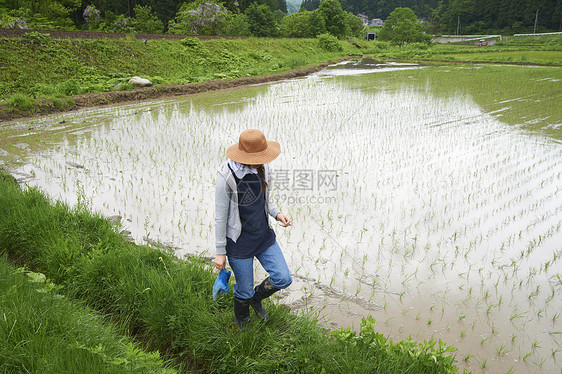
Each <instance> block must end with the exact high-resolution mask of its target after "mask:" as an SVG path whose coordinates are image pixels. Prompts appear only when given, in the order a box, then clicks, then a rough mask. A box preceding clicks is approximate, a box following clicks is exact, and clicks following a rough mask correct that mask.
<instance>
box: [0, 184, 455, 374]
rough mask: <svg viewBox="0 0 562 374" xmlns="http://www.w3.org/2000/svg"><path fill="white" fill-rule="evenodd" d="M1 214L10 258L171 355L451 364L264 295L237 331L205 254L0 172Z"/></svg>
mask: <svg viewBox="0 0 562 374" xmlns="http://www.w3.org/2000/svg"><path fill="white" fill-rule="evenodd" d="M0 211H2V212H3V214H2V215H0V248H2V249H3V250H4V251H6V252H7V253H9V255H10V256H11V258H19V259H20V261H21V260H25V261H26V262H27V263H28V264H29V266H31V267H32V268H33V270H34V271H35V272H41V273H43V274H45V275H46V276H47V277H48V278H50V279H52V280H53V282H55V283H56V284H60V285H62V286H63V287H64V288H63V290H64V291H65V294H67V295H68V296H70V297H72V298H78V299H81V300H84V301H85V303H86V304H87V305H89V306H90V307H92V308H94V309H96V310H98V311H100V312H101V313H104V314H106V315H108V316H111V317H112V318H113V319H115V320H116V321H118V322H119V323H120V324H121V325H122V326H123V327H124V328H126V329H128V330H129V331H131V332H134V333H135V334H136V335H137V336H139V337H143V339H145V341H147V342H148V343H149V344H150V346H152V347H155V348H157V349H159V350H161V351H166V352H168V353H169V354H170V355H172V356H173V357H174V358H177V359H178V361H180V360H181V361H185V360H187V361H191V362H197V363H198V367H200V368H201V369H202V370H205V371H213V372H219V373H220V372H223V373H226V372H228V373H233V374H236V373H248V372H253V373H271V372H299V373H320V372H333V371H334V370H333V369H334V368H336V370H335V371H337V372H346V373H347V372H369V373H373V372H380V373H403V372H405V371H411V372H419V373H424V372H425V373H430V372H431V373H453V372H455V371H456V368H455V367H454V365H453V364H452V358H451V357H449V356H447V355H446V354H445V352H446V350H447V347H446V346H444V345H441V344H440V345H439V346H438V347H434V345H435V344H434V343H431V342H430V343H429V344H428V345H427V346H424V347H422V346H421V345H419V344H417V343H414V342H412V341H409V340H406V341H405V342H404V343H400V344H394V343H392V342H390V341H384V340H383V339H381V338H379V335H378V334H376V333H375V332H374V331H370V330H369V329H371V328H372V323H371V324H369V323H366V324H365V326H364V327H363V329H362V332H361V338H360V339H349V340H342V339H336V338H332V337H330V336H329V335H328V334H326V332H325V331H324V330H323V329H322V328H321V327H319V326H318V325H317V322H316V321H315V320H313V319H311V318H310V317H306V316H303V317H299V316H296V315H294V314H291V313H290V312H289V311H288V310H287V309H286V308H284V307H283V306H278V305H275V304H272V303H271V302H270V301H269V300H268V301H266V302H267V303H268V304H269V305H268V306H267V308H268V311H269V313H270V319H269V320H268V321H267V322H265V323H264V322H259V321H255V320H254V321H253V322H252V323H251V324H250V326H249V327H248V328H246V329H243V330H239V329H237V328H235V327H234V326H235V321H234V317H233V314H232V296H231V295H229V296H227V297H224V298H221V299H220V300H219V301H218V302H213V301H212V297H211V290H212V284H213V282H214V279H215V277H216V273H214V272H213V271H212V270H211V267H210V266H209V264H208V262H207V261H203V260H202V259H198V258H192V259H189V260H185V261H180V260H178V259H176V258H175V257H174V256H173V255H172V254H171V253H169V252H167V251H165V250H161V249H157V248H149V247H147V246H136V245H134V244H132V243H129V242H127V241H126V239H125V238H124V237H123V236H121V234H119V229H120V228H119V226H115V225H114V224H112V223H110V222H109V221H108V220H106V219H103V218H102V217H100V216H98V215H94V214H92V213H90V212H89V211H88V210H87V209H86V208H85V207H84V206H83V205H79V206H78V207H77V208H75V209H70V208H68V207H67V206H66V205H64V204H62V203H55V204H51V203H50V202H49V200H48V199H47V198H46V197H45V196H44V195H43V194H42V193H41V192H40V191H39V190H37V189H34V188H31V189H27V190H25V191H22V190H20V189H19V188H18V186H17V185H15V184H14V183H13V182H11V181H7V180H6V179H5V178H0ZM0 279H2V277H0ZM367 321H368V320H367ZM0 323H1V322H0ZM82 325H84V324H82ZM88 325H89V324H88ZM84 335H85V333H84V334H82V336H84ZM350 338H352V337H350ZM375 341H376V342H379V341H380V342H381V344H372V343H373V342H375ZM0 347H3V345H0ZM94 347H97V345H95V346H94ZM48 348H49V351H51V347H48ZM0 349H2V348H0ZM428 358H432V359H431V360H430V359H428ZM62 372H65V371H64V370H63V371H62Z"/></svg>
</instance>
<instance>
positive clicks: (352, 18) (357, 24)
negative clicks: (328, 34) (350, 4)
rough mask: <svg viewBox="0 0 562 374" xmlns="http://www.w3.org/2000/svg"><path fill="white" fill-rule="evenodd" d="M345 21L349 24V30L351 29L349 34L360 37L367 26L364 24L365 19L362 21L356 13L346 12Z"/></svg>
mask: <svg viewBox="0 0 562 374" xmlns="http://www.w3.org/2000/svg"><path fill="white" fill-rule="evenodd" d="M345 23H346V26H347V30H349V31H348V34H347V36H353V37H360V36H361V35H362V34H363V30H364V29H365V26H364V25H363V21H361V18H359V17H357V16H356V15H354V14H351V13H349V12H346V13H345Z"/></svg>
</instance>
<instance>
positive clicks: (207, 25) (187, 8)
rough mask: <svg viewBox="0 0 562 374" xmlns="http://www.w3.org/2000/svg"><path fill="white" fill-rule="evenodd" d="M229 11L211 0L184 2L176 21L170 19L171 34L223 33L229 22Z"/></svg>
mask: <svg viewBox="0 0 562 374" xmlns="http://www.w3.org/2000/svg"><path fill="white" fill-rule="evenodd" d="M227 15H228V11H227V10H226V9H225V8H224V7H223V6H221V5H220V4H217V3H213V2H211V1H210V0H208V1H205V0H197V1H194V2H192V3H189V4H188V3H184V4H183V5H182V6H181V8H180V10H179V11H178V13H177V14H176V18H175V20H174V21H170V26H169V30H168V32H169V33H170V34H193V35H223V34H224V33H225V32H226V28H227V24H228V17H227Z"/></svg>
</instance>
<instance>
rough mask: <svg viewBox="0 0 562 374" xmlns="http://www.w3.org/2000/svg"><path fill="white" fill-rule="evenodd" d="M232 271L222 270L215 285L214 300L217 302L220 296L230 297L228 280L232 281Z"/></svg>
mask: <svg viewBox="0 0 562 374" xmlns="http://www.w3.org/2000/svg"><path fill="white" fill-rule="evenodd" d="M230 274H231V271H230V270H225V269H222V270H221V271H220V273H219V276H218V278H217V280H216V281H215V284H214V285H213V300H215V301H217V296H218V295H222V294H225V295H228V280H229V279H230Z"/></svg>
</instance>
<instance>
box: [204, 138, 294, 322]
mask: <svg viewBox="0 0 562 374" xmlns="http://www.w3.org/2000/svg"><path fill="white" fill-rule="evenodd" d="M279 153H281V148H280V146H279V143H277V142H275V141H267V140H266V138H265V135H264V134H263V132H261V131H260V130H255V129H250V130H245V131H244V132H242V134H240V138H239V142H238V143H237V144H235V145H233V146H231V147H229V148H228V149H227V150H226V156H227V157H228V160H227V161H225V162H224V163H223V164H222V165H221V167H220V168H219V171H218V175H217V179H216V196H215V208H216V210H215V222H216V227H215V232H216V247H217V255H216V258H215V267H216V268H217V269H219V270H222V269H223V268H224V266H225V265H226V259H227V257H228V263H229V264H230V267H231V268H232V271H233V272H234V276H235V278H236V284H235V285H234V315H235V316H236V323H238V326H240V327H243V326H244V325H246V324H247V323H249V321H250V305H251V306H252V308H253V309H254V311H255V312H256V314H257V316H258V317H259V318H260V319H263V320H265V319H267V318H268V317H269V315H268V313H267V311H266V310H265V308H264V307H263V306H262V304H261V302H262V300H263V299H265V298H267V297H269V296H271V295H272V294H274V293H275V292H277V291H279V290H280V289H283V288H286V287H288V286H289V285H290V284H291V283H292V279H291V274H290V272H289V267H288V266H287V262H286V261H285V258H284V257H283V253H282V252H281V248H279V245H278V244H277V240H276V237H275V232H274V231H273V229H272V228H271V226H270V225H269V219H268V216H267V215H268V214H269V215H271V216H272V217H274V218H275V219H276V220H277V221H279V222H281V225H282V226H283V227H287V226H289V225H290V224H291V221H290V220H289V217H287V216H286V215H284V214H282V213H281V212H280V211H279V208H278V207H277V205H276V204H275V202H273V201H272V200H271V199H270V198H269V189H268V172H267V168H266V165H265V164H267V163H268V162H270V161H273V160H274V159H275V158H277V156H279ZM254 257H255V258H257V259H258V261H259V262H260V263H261V265H262V266H263V268H264V269H265V270H266V271H267V272H268V273H269V277H267V278H266V279H265V280H264V281H263V282H262V283H260V284H259V285H257V286H256V287H254V265H253V263H254Z"/></svg>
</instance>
